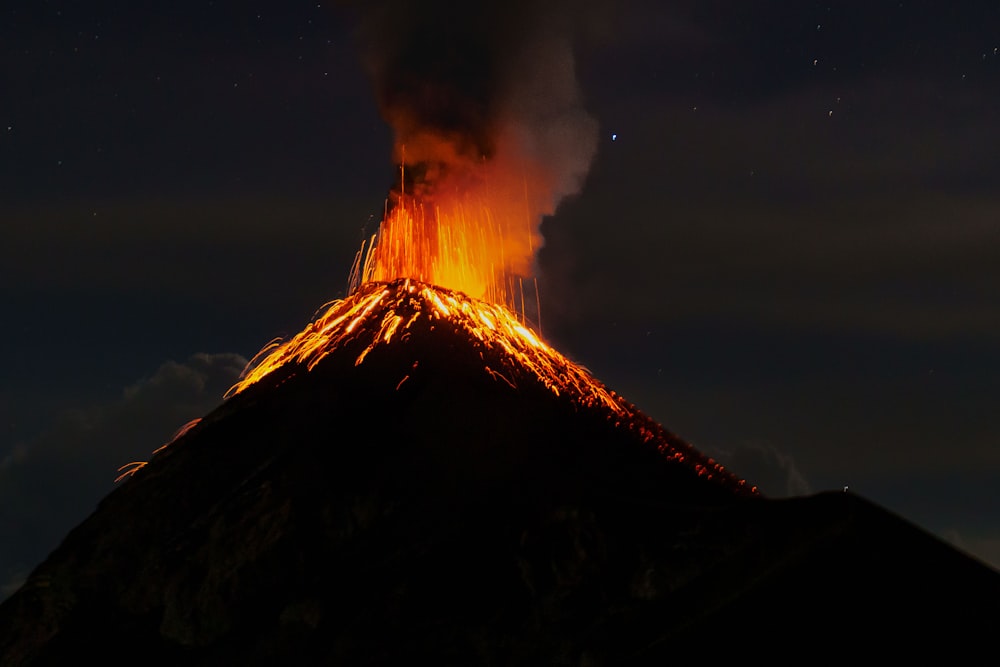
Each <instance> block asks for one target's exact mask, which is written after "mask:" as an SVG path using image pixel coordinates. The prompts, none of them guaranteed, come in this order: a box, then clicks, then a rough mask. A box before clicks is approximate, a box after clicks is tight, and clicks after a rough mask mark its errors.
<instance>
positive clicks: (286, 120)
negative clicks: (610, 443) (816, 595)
mask: <svg viewBox="0 0 1000 667" xmlns="http://www.w3.org/2000/svg"><path fill="white" fill-rule="evenodd" d="M384 4H393V3H384ZM396 4H399V3H396ZM435 4H442V3H440V2H439V3H435ZM793 5H794V7H792V6H793ZM570 6H571V7H572V11H571V12H569V13H568V14H567V16H565V17H563V18H564V19H565V20H564V21H561V22H560V30H565V29H567V26H569V27H570V28H571V29H572V34H573V37H574V41H573V45H574V52H575V56H576V60H575V65H576V76H577V80H578V85H579V89H580V93H581V99H582V104H583V106H584V108H585V109H586V111H587V113H588V114H590V116H592V118H593V119H594V120H595V121H596V124H597V127H598V128H599V130H598V135H599V136H598V141H597V149H596V154H595V155H594V157H593V160H592V162H591V163H590V165H589V171H587V174H586V179H585V180H584V182H583V183H582V187H581V189H580V192H579V193H578V194H576V195H573V196H569V197H567V198H566V199H564V200H563V201H562V202H561V204H560V206H559V208H558V209H557V211H556V213H555V214H554V215H552V216H549V217H546V218H545V219H544V220H543V221H542V223H541V231H542V235H543V237H544V246H543V247H542V249H541V250H540V251H539V253H538V255H537V258H536V271H537V278H538V283H539V292H540V304H541V321H540V323H539V328H540V330H541V333H542V335H543V337H544V338H545V339H546V340H547V341H548V342H549V343H550V344H552V345H553V346H554V347H555V348H556V349H558V350H559V351H561V352H562V353H564V354H566V355H567V356H569V357H570V358H571V359H573V360H575V361H577V362H579V363H581V364H582V365H584V366H586V367H587V368H588V369H590V370H591V371H592V372H593V374H594V375H595V376H596V377H597V378H598V379H600V380H602V381H603V382H604V383H606V384H607V385H608V386H610V387H611V388H612V389H615V390H616V391H618V392H619V393H621V394H623V395H624V396H625V397H626V398H627V399H629V400H630V401H632V402H633V403H634V404H635V405H636V406H637V407H638V408H639V409H641V410H643V411H644V412H646V413H647V414H649V415H651V416H652V417H654V418H655V419H657V420H658V421H660V422H661V423H662V424H663V425H664V426H665V427H666V428H668V429H669V430H671V431H673V432H674V433H676V434H678V435H679V436H681V437H683V438H684V439H686V440H688V441H689V442H691V443H692V444H694V445H695V446H696V447H697V448H699V449H700V450H701V451H703V452H705V453H707V454H709V455H712V456H715V457H716V458H717V459H719V460H720V461H721V462H723V463H724V464H726V465H727V466H728V467H729V468H730V469H731V470H733V471H734V472H736V473H737V474H739V475H741V476H743V477H746V478H747V479H748V480H749V481H751V482H753V483H756V484H758V485H759V486H760V488H761V490H762V491H763V493H764V494H765V495H769V496H775V497H781V496H788V495H802V494H808V493H813V492H818V491H825V490H839V489H842V488H843V487H845V486H847V487H849V489H850V490H851V491H854V492H856V493H858V494H860V495H862V496H864V497H867V498H869V499H870V500H873V501H874V502H876V503H878V504H880V505H882V506H883V507H885V508H887V509H889V510H891V511H893V512H895V513H897V514H899V515H901V516H902V517H904V518H906V519H908V520H910V521H912V522H913V523H915V524H917V525H919V526H921V527H924V528H926V529H928V530H930V531H931V532H933V533H935V534H937V535H939V536H941V537H942V538H944V539H946V540H948V541H949V542H951V543H952V544H954V545H956V546H957V547H959V548H960V549H962V550H964V551H966V552H967V553H970V554H972V555H974V556H976V557H978V558H980V559H982V560H984V561H985V562H987V563H990V564H991V565H993V566H994V567H1000V419H998V416H1000V411H998V410H997V408H996V406H997V405H998V404H1000V306H998V304H1000V150H998V148H1000V51H998V49H1000V5H998V4H997V3H995V2H971V1H970V2H962V3H942V2H862V1H857V2H853V1H852V2H830V3H811V2H800V3H789V2H754V3H747V2H738V1H737V0H716V1H712V0H709V1H705V0H684V1H678V2H659V1H654V0H631V1H628V2H604V3H598V2H593V3H589V4H585V3H573V4H571V5H570ZM790 7H792V8H790ZM0 11H2V13H0V63H2V65H0V224H2V227H0V229H2V236H0V305H2V313H3V326H2V329H0V331H2V333H0V336H2V337H3V341H4V345H3V349H4V351H5V353H6V354H5V359H4V360H3V363H2V365H0V368H2V371H0V545H2V546H0V597H2V596H5V595H6V594H9V593H10V592H11V591H12V590H13V587H14V586H16V585H17V584H18V582H20V581H22V580H23V578H24V576H26V574H27V572H28V571H29V570H30V568H32V567H33V566H34V565H36V564H37V563H38V562H39V561H40V560H42V559H43V558H44V557H45V556H46V555H47V554H48V553H49V551H51V550H52V549H53V548H54V547H55V546H56V545H57V544H58V542H59V540H60V539H61V538H62V537H63V536H64V535H65V534H66V532H67V531H68V530H69V529H70V528H71V527H72V526H74V525H76V524H77V523H79V522H80V521H82V520H83V519H84V518H85V517H86V516H87V515H88V514H89V513H90V512H91V511H92V510H93V509H94V507H95V506H96V503H97V502H98V500H99V499H100V498H101V497H102V496H103V495H105V494H106V493H108V492H109V491H110V490H111V489H112V488H113V487H114V479H115V477H116V476H117V469H118V467H119V466H121V465H123V464H125V463H128V462H130V461H134V460H147V459H148V458H149V456H150V454H151V452H152V451H153V450H154V449H156V448H157V447H159V446H160V445H161V444H163V443H164V442H166V441H168V440H169V439H170V438H171V436H172V435H173V433H174V432H175V431H176V430H177V429H178V428H179V427H180V426H182V425H183V424H184V423H185V422H187V421H188V420H190V419H192V418H195V417H200V416H202V415H204V414H205V413H206V412H208V411H209V410H210V409H212V408H213V407H215V406H217V405H218V404H219V403H220V402H221V400H222V394H223V393H224V392H225V390H226V389H227V388H228V387H229V386H230V385H231V384H232V383H233V382H234V381H235V380H236V378H237V376H238V374H239V372H240V371H241V370H242V368H243V366H244V365H245V364H246V362H247V360H248V359H249V358H251V357H252V356H253V355H254V354H255V353H256V352H257V351H258V350H260V349H261V348H262V347H263V346H264V345H265V344H266V343H268V342H269V341H270V340H271V339H273V338H275V337H279V336H282V337H284V336H290V335H293V334H294V333H296V332H298V331H299V330H300V329H301V328H302V327H303V326H304V325H305V324H306V323H307V322H308V321H309V319H310V318H311V317H312V315H313V314H314V312H315V311H316V310H317V309H318V308H319V307H321V306H322V305H323V304H324V303H326V302H328V301H329V300H331V299H334V298H341V297H343V296H345V295H346V289H347V283H348V275H349V270H350V267H351V263H352V261H353V259H354V255H355V253H356V252H357V250H358V249H359V247H360V244H361V241H362V240H363V239H365V238H367V237H368V236H369V235H370V234H371V233H372V232H374V231H375V229H376V228H377V223H378V221H379V220H380V218H381V214H382V211H383V206H384V203H385V198H386V195H387V191H388V188H389V187H390V186H391V184H392V182H393V177H394V172H393V165H392V160H391V151H392V144H393V135H392V131H391V130H390V128H389V126H388V125H387V124H386V122H385V121H384V120H383V118H382V117H381V116H380V113H379V108H378V106H377V104H376V96H375V94H374V93H373V86H372V81H371V80H370V78H369V77H368V75H367V72H366V68H365V64H364V62H363V59H362V58H361V50H360V49H359V48H358V44H357V40H356V34H357V33H356V25H357V24H356V21H355V16H354V11H353V9H352V6H350V5H349V4H347V3H339V4H338V3H329V2H294V1H285V2H280V3H279V2H232V1H228V0H227V1H217V2H207V1H203V2H192V1H180V2H174V3H169V4H162V5H155V6H151V7H147V6H142V4H141V3H112V2H101V1H97V2H90V3H83V4H82V5H81V3H62V2H42V1H32V2H28V1H23V2H22V1H17V0H15V1H14V2H7V3H5V4H4V6H3V9H2V10H0ZM543 28H544V26H543ZM346 435H347V434H346V432H345V437H346Z"/></svg>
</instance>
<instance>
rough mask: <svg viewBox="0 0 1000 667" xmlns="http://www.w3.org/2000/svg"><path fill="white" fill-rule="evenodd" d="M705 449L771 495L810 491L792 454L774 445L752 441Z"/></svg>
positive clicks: (762, 491)
mask: <svg viewBox="0 0 1000 667" xmlns="http://www.w3.org/2000/svg"><path fill="white" fill-rule="evenodd" d="M705 451H706V453H708V452H711V455H712V456H713V457H714V458H715V459H716V460H718V461H722V462H724V463H725V465H726V467H727V468H728V469H730V470H732V471H733V472H734V473H735V474H736V475H738V476H740V477H742V478H743V479H746V480H747V482H749V483H750V484H754V485H756V486H757V487H758V488H759V489H760V491H761V493H762V494H763V495H765V496H768V497H770V498H784V497H792V496H804V495H809V494H811V493H812V492H813V489H812V487H811V485H810V484H809V482H808V481H807V480H806V478H805V476H804V475H803V474H802V472H801V471H799V469H798V468H797V467H796V465H795V461H794V460H793V459H792V457H791V456H789V455H788V454H786V453H784V452H782V451H780V450H779V449H778V448H776V447H774V446H773V445H770V444H767V443H761V442H752V443H745V444H742V445H739V446H737V447H734V448H732V449H728V450H725V451H723V450H718V451H712V450H711V448H708V447H706V448H705Z"/></svg>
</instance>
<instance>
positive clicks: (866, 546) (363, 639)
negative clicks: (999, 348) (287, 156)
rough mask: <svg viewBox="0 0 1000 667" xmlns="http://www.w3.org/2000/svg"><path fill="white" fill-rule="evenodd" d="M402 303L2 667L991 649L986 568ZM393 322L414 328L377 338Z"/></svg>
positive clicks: (209, 452) (131, 537) (202, 457)
mask: <svg viewBox="0 0 1000 667" xmlns="http://www.w3.org/2000/svg"><path fill="white" fill-rule="evenodd" d="M409 284H410V283H405V284H404V283H393V284H390V285H388V286H385V289H386V292H385V294H386V295H387V296H386V298H387V299H389V301H384V302H379V303H377V304H376V305H374V306H372V307H371V308H370V309H368V310H367V311H366V313H365V316H364V317H362V318H357V319H355V318H354V317H353V315H352V317H347V318H344V319H341V320H339V324H337V326H339V327H342V328H341V329H337V331H340V332H341V333H343V334H344V335H343V336H340V337H338V338H337V339H336V340H337V342H336V345H333V346H331V347H329V348H328V349H322V350H321V352H322V354H321V356H320V357H319V358H318V360H316V359H317V357H311V358H310V359H308V360H307V359H304V358H301V359H298V360H289V361H287V362H286V363H284V364H283V365H281V366H280V367H278V368H277V369H276V370H274V371H273V372H271V373H269V374H267V375H266V376H264V377H262V378H261V379H260V380H258V381H257V382H256V383H254V384H251V385H249V386H247V387H245V388H244V389H242V390H241V391H239V392H238V393H235V394H234V395H232V396H230V397H229V398H228V399H227V400H226V401H225V402H223V403H222V404H221V405H220V406H219V407H218V408H217V409H216V410H214V411H212V412H211V413H209V414H207V415H205V417H204V418H203V419H202V420H201V421H200V422H199V423H198V424H197V425H196V426H195V427H194V428H192V429H191V430H189V431H188V432H186V433H185V434H184V435H182V436H180V437H179V438H178V439H177V440H176V441H175V442H173V443H172V444H170V445H169V446H168V447H166V448H164V449H162V450H160V451H158V452H157V453H156V455H155V456H153V457H152V458H151V460H150V461H149V462H148V464H147V465H145V466H143V467H141V468H140V469H138V470H137V471H136V472H135V473H134V475H132V476H131V477H130V478H128V479H126V480H124V481H123V482H122V483H121V484H120V486H118V487H117V488H116V489H115V490H114V491H113V492H112V493H110V494H109V495H108V496H107V497H106V498H104V499H103V500H102V501H101V503H100V504H99V505H98V507H97V508H96V510H95V511H94V512H93V513H92V514H91V515H90V516H89V517H88V518H87V519H86V520H85V521H83V522H82V523H81V524H79V525H78V526H77V527H76V528H75V529H74V530H72V531H71V532H70V533H69V534H68V535H67V536H66V538H65V539H64V541H63V542H62V544H61V545H60V546H59V547H58V548H57V549H56V550H55V551H54V552H53V553H52V554H51V555H50V556H49V557H48V558H47V559H46V560H45V561H44V562H43V563H42V564H41V565H39V566H38V568H36V570H35V571H34V572H33V573H32V574H31V575H30V577H29V578H28V580H27V582H26V583H25V585H24V586H23V587H22V588H21V589H20V590H18V591H17V592H16V593H15V594H14V595H12V596H11V597H10V598H8V599H7V600H5V601H4V602H3V603H2V604H0V656H2V662H0V664H2V665H4V667H6V666H8V665H9V666H14V665H54V664H64V663H66V662H68V661H70V660H73V661H78V660H81V659H90V658H93V659H97V660H100V661H102V662H104V663H105V664H107V663H108V662H112V663H118V662H121V663H124V662H136V661H139V662H141V663H142V664H145V665H181V664H183V665H187V666H191V667H193V666H195V665H223V664H224V665H229V664H234V665H235V664H239V665H273V664H282V665H299V664H301V665H317V664H331V665H380V664H401V663H419V664H437V665H534V664H541V665H624V664H665V663H667V662H678V661H680V662H682V663H683V662H688V661H692V662H693V661H694V660H695V659H696V658H695V657H694V656H698V655H700V656H701V657H699V658H697V660H698V661H699V662H702V661H704V660H705V659H717V658H739V659H745V658H750V657H758V658H764V659H773V660H776V661H778V662H792V661H793V658H795V660H794V661H795V662H799V660H800V659H801V657H802V654H801V650H802V649H801V648H796V649H793V648H792V646H793V645H794V646H797V647H805V649H806V650H808V651H813V652H815V655H816V656H817V657H818V658H819V660H818V661H819V662H827V661H829V660H831V659H832V658H834V657H836V656H854V657H856V656H858V655H866V656H871V655H879V654H883V655H887V656H888V655H892V656H895V657H897V658H898V657H901V656H905V657H921V656H922V657H926V655H927V651H933V650H938V649H940V650H945V649H947V650H949V651H950V653H951V655H952V657H953V658H954V657H955V656H961V655H963V654H965V655H970V656H972V655H976V654H977V652H979V651H982V650H986V648H987V647H989V646H991V644H992V635H993V632H995V628H996V627H1000V626H998V622H1000V602H998V601H1000V573H997V572H995V571H994V570H992V569H990V568H988V567H986V566H985V565H983V564H982V563H980V562H978V561H976V560H974V559H972V558H970V557H968V556H966V555H965V554H963V553H961V552H959V551H957V550H955V549H953V548H951V547H950V546H948V545H947V544H945V543H944V542H942V541H940V540H938V539H936V538H934V537H933V536H931V535H930V534H929V533H926V532H925V531H923V530H921V529H919V528H917V527H916V526H913V525H912V524H910V523H909V522H907V521H906V520H904V519H902V518H900V517H897V516H895V515H893V514H892V513H890V512H887V511H885V510H884V509H882V508H880V507H878V506H876V505H874V504H872V503H871V502H869V501H867V500H865V499H864V498H861V497H858V496H856V495H854V494H851V493H845V492H840V491H837V492H826V493H820V494H816V495H814V496H809V497H803V498H792V499H782V500H774V499H768V498H766V497H762V496H761V495H760V494H758V493H756V492H755V491H753V490H752V488H751V486H750V485H748V484H747V483H745V482H744V481H743V480H742V479H740V478H739V477H738V476H736V475H734V474H733V473H731V472H729V471H727V470H725V469H724V468H723V467H722V466H721V465H720V464H718V463H717V462H714V461H712V460H711V459H709V458H707V457H705V456H703V455H702V454H700V453H699V452H698V451H697V450H696V449H695V448H694V447H692V446H690V445H689V444H687V443H686V442H684V441H683V440H682V439H681V438H679V437H677V436H675V435H674V434H672V433H670V432H668V431H667V430H665V429H663V428H662V427H660V426H659V425H657V424H655V422H653V421H652V420H650V419H649V418H648V417H646V416H644V415H643V414H642V413H641V412H640V411H638V410H636V409H635V408H634V407H632V406H630V405H628V403H627V402H625V401H624V400H623V399H621V398H620V397H615V400H614V405H611V404H608V403H604V402H601V401H600V400H594V396H603V395H604V394H601V393H600V391H603V390H604V388H603V387H602V386H601V385H600V384H599V383H597V382H596V381H594V383H595V384H594V386H595V387H597V389H598V390H600V391H598V392H597V393H596V394H595V393H588V392H589V391H590V389H589V388H588V387H585V388H584V389H580V388H579V386H578V385H577V384H575V383H574V382H575V380H574V381H572V382H570V381H568V380H573V379H574V378H576V379H579V378H577V377H576V376H575V375H573V373H577V372H580V369H579V368H578V367H575V366H573V365H571V364H570V363H569V362H568V361H567V360H563V359H562V358H561V357H559V356H558V355H557V354H556V353H554V352H552V354H553V355H555V356H553V357H552V358H553V359H555V361H556V362H558V363H557V365H556V366H555V367H554V368H555V371H553V372H554V375H553V376H552V377H547V376H545V375H544V374H542V375H539V373H538V372H537V371H536V370H534V369H532V368H530V367H526V366H525V362H524V361H523V360H522V359H521V358H520V357H518V356H517V354H518V350H519V348H518V347H517V346H518V345H521V343H518V342H517V341H515V342H513V343H512V342H510V341H507V342H506V343H502V342H497V341H495V340H493V339H481V338H477V337H476V336H474V335H470V332H469V330H468V328H467V327H464V326H462V316H460V315H459V314H458V311H457V310H455V311H453V312H451V313H450V315H448V316H445V315H444V314H443V313H444V312H445V311H443V310H441V309H440V308H439V307H438V305H437V304H434V303H433V302H432V300H428V298H427V296H426V295H421V294H420V293H417V292H409V294H411V295H414V294H415V296H412V298H411V297H406V296H405V295H401V294H400V290H402V289H404V288H405V287H406V285H409ZM375 287H378V288H379V289H381V286H375ZM373 289H374V287H373ZM435 293H436V294H438V296H441V295H444V296H447V294H446V293H445V292H443V291H437V292H435ZM397 297H398V299H397ZM352 298H354V297H352ZM399 299H402V300H399ZM390 301H391V304H392V308H390V307H389V305H388V304H389V303H390ZM351 303H352V302H351V301H350V299H349V300H348V303H346V304H344V305H341V306H336V307H340V308H347V307H348V306H350V305H351ZM456 303H458V302H456ZM446 306H447V304H445V305H444V306H442V307H446ZM406 309H410V310H406ZM445 310H447V308H445ZM338 312H339V311H338ZM344 312H352V313H353V311H344ZM434 312H438V316H435V315H434ZM394 316H402V319H401V320H400V322H409V325H407V327H406V328H405V332H402V333H401V331H402V330H401V329H393V331H395V332H396V334H395V335H394V337H393V336H390V337H385V336H384V334H385V331H386V329H385V323H386V322H392V321H395V320H392V319H391V318H392V317H394ZM411 316H412V317H411ZM334 319H336V318H334ZM330 321H333V320H330ZM330 321H327V322H326V323H325V324H322V325H318V326H317V329H316V330H317V331H327V332H330V331H334V330H335V327H333V326H329V327H328V325H329V324H330ZM351 322H354V324H353V325H352V324H351ZM380 335H382V336H383V338H381V339H379V338H378V336H380ZM377 340H381V343H379V344H373V342H374V341H377ZM528 340H529V346H531V347H533V345H531V343H530V339H528ZM511 346H513V348H512V347H511ZM535 349H542V352H541V353H540V354H544V355H549V352H548V351H545V349H544V348H535ZM545 358H546V359H548V356H546V357H545ZM312 361H316V363H315V364H314V365H312V367H311V368H310V367H309V366H310V364H311V363H312ZM560 364H562V365H560ZM567 387H576V388H575V389H567ZM595 391H596V390H595ZM610 395H613V394H610ZM615 406H617V407H615ZM619 408H621V409H620V410H619ZM873 646H874V648H872V647H873ZM873 651H874V653H873ZM805 661H807V662H811V660H809V659H808V658H806V659H805Z"/></svg>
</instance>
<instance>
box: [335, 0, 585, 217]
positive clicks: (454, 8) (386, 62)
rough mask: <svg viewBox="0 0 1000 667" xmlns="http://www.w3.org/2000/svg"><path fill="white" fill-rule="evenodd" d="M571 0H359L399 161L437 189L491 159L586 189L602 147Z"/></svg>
mask: <svg viewBox="0 0 1000 667" xmlns="http://www.w3.org/2000/svg"><path fill="white" fill-rule="evenodd" d="M572 8H573V6H572V5H571V4H568V3H566V4H564V3H562V2H545V3H538V2H530V1H526V0H513V1H507V2H464V3H459V2H447V1H445V0H429V1H425V2H412V1H411V2H403V1H401V0H374V1H371V2H365V3H357V4H356V5H355V9H356V10H357V11H358V13H359V17H360V22H359V32H358V36H359V39H360V42H361V48H362V54H363V58H364V61H365V64H366V66H367V68H368V72H369V74H370V76H371V80H372V84H373V87H374V92H375V97H376V101H377V103H378V106H379V109H380V110H381V113H382V116H383V118H384V119H385V120H386V122H387V123H389V125H390V126H391V127H392V129H393V131H394V138H395V149H394V155H393V161H394V162H395V163H396V164H397V165H398V164H405V165H406V166H407V171H408V174H409V178H412V179H415V180H417V181H422V182H424V183H432V182H433V181H434V180H436V179H440V178H443V177H446V176H447V177H455V176H459V177H461V175H462V174H463V172H468V171H470V169H471V168H473V167H475V166H476V165H480V164H482V163H483V162H489V161H491V160H494V159H501V160H504V161H505V162H506V163H508V164H511V165H514V164H517V163H526V164H524V165H523V166H524V170H525V172H526V173H530V174H532V176H533V177H537V176H538V175H541V176H542V177H543V178H544V180H546V181H547V182H548V184H549V188H550V191H551V192H550V196H551V207H553V208H554V206H555V205H556V204H557V203H558V201H559V199H561V198H562V197H563V196H565V195H568V194H572V193H575V192H577V191H578V190H579V188H580V186H581V185H582V181H583V179H584V177H585V176H586V174H587V171H588V169H589V167H590V163H591V161H592V159H593V156H594V152H595V150H596V146H597V123H596V121H595V120H594V119H593V118H591V117H590V116H589V115H588V114H587V113H586V112H585V111H584V109H583V107H582V104H581V97H580V91H579V87H578V85H577V81H576V75H575V67H574V58H573V39H572V38H573V32H574V30H573V21H572V18H571V17H572V12H571V11H568V10H571V9H572Z"/></svg>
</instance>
